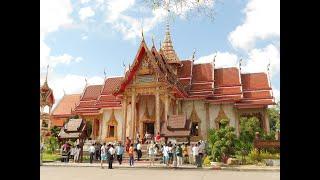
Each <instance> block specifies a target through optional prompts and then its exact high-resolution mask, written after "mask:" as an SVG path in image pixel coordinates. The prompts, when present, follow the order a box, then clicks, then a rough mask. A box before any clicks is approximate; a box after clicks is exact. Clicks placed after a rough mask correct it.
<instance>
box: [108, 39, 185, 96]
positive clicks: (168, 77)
mask: <svg viewBox="0 0 320 180" xmlns="http://www.w3.org/2000/svg"><path fill="white" fill-rule="evenodd" d="M145 54H146V55H147V56H148V57H149V58H150V61H151V64H152V66H153V68H154V70H155V71H156V73H157V74H158V75H159V77H160V79H163V80H164V82H167V83H168V84H169V85H171V86H172V88H173V90H174V91H175V93H176V94H177V95H178V96H181V97H186V96H187V93H186V92H185V91H184V87H183V85H182V84H181V83H180V82H179V80H178V78H177V77H176V76H175V75H174V73H173V70H172V69H171V67H169V65H168V64H166V61H165V59H164V57H163V56H162V55H161V54H159V53H158V52H157V51H156V49H155V48H154V47H152V49H151V51H150V50H149V49H148V47H147V45H146V43H145V41H144V39H143V40H142V41H141V44H140V47H139V49H138V53H137V55H136V57H135V59H134V61H133V64H132V66H130V67H129V70H128V71H127V72H126V74H125V77H124V79H123V80H122V82H121V84H120V85H119V86H118V87H117V88H116V89H115V91H114V92H113V95H115V96H118V95H119V94H121V93H123V92H124V91H125V89H126V87H127V85H128V84H129V83H130V82H131V81H132V79H133V77H134V75H135V74H136V72H137V70H138V69H139V67H140V64H141V62H142V60H143V56H144V55H145Z"/></svg>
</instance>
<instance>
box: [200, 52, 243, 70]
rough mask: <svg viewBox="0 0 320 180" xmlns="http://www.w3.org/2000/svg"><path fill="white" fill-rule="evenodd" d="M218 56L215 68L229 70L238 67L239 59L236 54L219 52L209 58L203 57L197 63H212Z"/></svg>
mask: <svg viewBox="0 0 320 180" xmlns="http://www.w3.org/2000/svg"><path fill="white" fill-rule="evenodd" d="M215 55H217V56H216V61H215V68H227V67H236V66H238V64H237V63H238V57H237V55H235V54H232V53H228V52H217V53H214V54H210V55H208V56H202V57H200V58H199V59H197V60H196V61H195V63H196V64H202V63H212V61H213V58H214V56H215Z"/></svg>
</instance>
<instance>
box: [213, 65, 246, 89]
mask: <svg viewBox="0 0 320 180" xmlns="http://www.w3.org/2000/svg"><path fill="white" fill-rule="evenodd" d="M214 79H215V83H214V86H215V87H223V86H237V85H240V77H239V70H238V68H236V67H232V68H221V69H215V71H214Z"/></svg>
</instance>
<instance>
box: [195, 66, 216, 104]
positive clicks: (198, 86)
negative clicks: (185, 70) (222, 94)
mask: <svg viewBox="0 0 320 180" xmlns="http://www.w3.org/2000/svg"><path fill="white" fill-rule="evenodd" d="M212 86H213V68H212V65H211V64H210V63H206V64H195V65H193V67H192V84H191V88H190V90H189V97H190V98H204V97H207V96H210V95H212V94H213V87H212Z"/></svg>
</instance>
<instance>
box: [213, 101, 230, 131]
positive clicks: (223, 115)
mask: <svg viewBox="0 0 320 180" xmlns="http://www.w3.org/2000/svg"><path fill="white" fill-rule="evenodd" d="M222 119H229V118H228V117H227V116H226V114H225V113H224V111H223V108H222V105H220V110H219V114H218V116H217V117H216V119H215V121H214V122H215V124H216V129H219V128H220V127H221V123H220V121H221V120H222Z"/></svg>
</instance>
